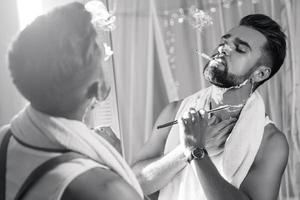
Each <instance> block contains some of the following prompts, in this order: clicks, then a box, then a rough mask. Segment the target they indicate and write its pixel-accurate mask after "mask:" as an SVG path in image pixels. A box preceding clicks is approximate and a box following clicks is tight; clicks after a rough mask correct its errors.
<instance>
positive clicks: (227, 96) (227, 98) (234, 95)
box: [210, 82, 252, 119]
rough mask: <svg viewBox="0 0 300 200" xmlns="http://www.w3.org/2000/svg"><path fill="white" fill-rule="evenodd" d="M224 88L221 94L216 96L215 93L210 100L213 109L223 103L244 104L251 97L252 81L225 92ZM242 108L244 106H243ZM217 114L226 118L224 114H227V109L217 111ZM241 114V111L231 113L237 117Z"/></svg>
mask: <svg viewBox="0 0 300 200" xmlns="http://www.w3.org/2000/svg"><path fill="white" fill-rule="evenodd" d="M215 89H216V90H218V89H220V88H215ZM222 90H223V89H220V91H221V92H220V94H221V95H220V96H219V97H216V96H214V95H212V97H211V99H210V102H211V109H213V108H217V107H220V106H223V105H231V106H238V105H244V104H245V103H246V101H247V100H248V98H249V97H250V94H251V90H252V87H251V83H249V82H248V83H247V84H245V85H243V86H242V87H240V88H232V89H229V90H227V91H225V92H224V93H223V92H222ZM241 108H242V107H241ZM215 114H216V115H220V116H219V117H220V118H222V119H224V114H225V115H227V114H228V111H227V114H226V111H222V112H218V113H215ZM238 115H239V111H238V112H232V113H231V114H230V116H231V117H237V116H238ZM225 118H227V117H225Z"/></svg>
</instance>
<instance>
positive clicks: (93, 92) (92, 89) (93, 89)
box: [87, 81, 99, 100]
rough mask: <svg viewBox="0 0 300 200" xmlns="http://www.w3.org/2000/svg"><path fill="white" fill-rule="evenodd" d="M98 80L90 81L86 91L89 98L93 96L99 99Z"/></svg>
mask: <svg viewBox="0 0 300 200" xmlns="http://www.w3.org/2000/svg"><path fill="white" fill-rule="evenodd" d="M98 93H99V82H98V81H96V82H94V83H92V84H91V85H90V86H89V88H88V91H87V98H88V99H91V98H93V97H95V98H96V99H97V100H99V94H98Z"/></svg>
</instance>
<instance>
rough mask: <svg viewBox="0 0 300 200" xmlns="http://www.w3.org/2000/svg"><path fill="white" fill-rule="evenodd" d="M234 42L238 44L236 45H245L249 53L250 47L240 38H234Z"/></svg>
mask: <svg viewBox="0 0 300 200" xmlns="http://www.w3.org/2000/svg"><path fill="white" fill-rule="evenodd" d="M235 42H236V43H238V44H242V45H245V46H246V47H248V48H249V49H250V51H251V50H252V49H251V47H250V45H249V44H248V42H246V41H244V40H242V39H240V38H238V37H237V38H235Z"/></svg>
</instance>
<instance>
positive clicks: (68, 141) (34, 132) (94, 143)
mask: <svg viewBox="0 0 300 200" xmlns="http://www.w3.org/2000/svg"><path fill="white" fill-rule="evenodd" d="M11 130H12V132H13V134H14V135H15V136H16V137H18V138H19V139H20V140H22V141H23V142H25V143H26V142H27V143H29V144H32V142H34V140H35V139H37V141H40V142H39V144H41V143H42V144H43V141H45V140H48V141H47V142H44V144H48V146H49V141H50V144H51V147H52V148H53V147H54V148H63V149H68V150H72V151H75V152H78V153H81V154H83V155H86V156H88V157H90V158H92V159H93V160H95V161H97V162H99V163H101V164H103V165H105V166H107V167H109V168H110V169H112V170H113V171H115V172H116V173H117V174H119V175H120V176H121V177H122V178H123V179H124V180H126V181H127V182H128V183H129V184H130V185H131V186H132V187H133V188H134V189H135V190H136V191H137V192H138V194H139V195H140V196H141V197H143V192H142V190H141V187H140V185H139V183H138V181H137V179H136V177H135V175H134V173H133V172H132V170H131V169H130V167H129V166H128V164H127V163H126V161H125V160H124V159H123V158H122V156H121V155H120V154H119V153H118V152H117V151H116V150H115V148H114V147H113V146H111V145H110V144H109V143H108V142H107V141H106V140H105V139H104V138H102V137H101V136H99V135H98V134H96V133H95V132H93V131H92V130H90V129H89V128H88V127H87V126H86V125H85V124H84V123H82V122H80V121H76V120H69V119H65V118H57V117H52V116H49V115H46V114H43V113H41V112H39V111H37V110H35V109H34V108H33V107H31V106H30V105H28V106H27V107H26V108H25V109H24V110H22V111H21V112H20V113H19V114H18V115H17V116H16V117H15V118H14V119H13V120H12V122H11ZM29 138H31V141H29V140H28V139H29ZM33 144H34V143H33ZM44 147H45V146H44ZM46 148H47V146H46ZM48 148H49V147H48Z"/></svg>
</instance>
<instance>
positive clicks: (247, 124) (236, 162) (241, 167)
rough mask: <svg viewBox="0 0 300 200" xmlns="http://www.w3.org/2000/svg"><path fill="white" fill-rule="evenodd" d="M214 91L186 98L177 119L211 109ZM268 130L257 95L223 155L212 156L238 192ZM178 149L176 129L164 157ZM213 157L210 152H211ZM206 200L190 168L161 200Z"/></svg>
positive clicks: (202, 91) (173, 182) (188, 166)
mask: <svg viewBox="0 0 300 200" xmlns="http://www.w3.org/2000/svg"><path fill="white" fill-rule="evenodd" d="M212 90H213V87H209V88H206V89H204V90H201V91H199V92H197V93H195V94H193V95H191V96H189V97H187V98H186V99H185V100H184V101H183V102H182V104H181V106H180V108H179V110H178V112H177V115H176V119H180V117H181V116H182V114H183V113H184V112H186V111H187V110H188V109H189V108H190V107H196V109H200V108H204V109H208V107H209V103H208V102H209V99H210V97H211V93H212ZM264 127H265V106H264V102H263V99H262V97H261V96H260V94H259V93H258V92H257V91H256V92H254V93H253V94H252V95H251V97H250V98H249V99H248V100H247V102H246V104H245V106H244V108H243V109H242V111H241V113H240V117H239V119H238V121H237V123H236V125H235V127H234V128H233V130H232V132H231V134H230V136H229V137H228V139H227V141H226V144H225V147H224V149H223V151H221V152H219V153H218V154H214V155H210V158H211V160H212V162H213V163H214V165H215V166H216V167H217V169H218V171H219V173H220V174H221V175H222V176H223V178H224V179H225V180H227V181H228V182H229V183H231V184H232V185H234V186H235V187H236V188H239V186H240V184H241V183H242V181H243V180H244V178H245V177H246V175H247V173H248V171H249V169H250V167H251V165H252V163H253V161H254V159H255V156H256V154H257V152H258V149H259V146H260V143H261V140H262V136H263V133H264ZM178 145H179V128H178V126H173V127H172V129H171V131H170V133H169V136H168V139H167V142H166V146H165V154H166V153H168V152H170V151H171V150H173V149H174V148H175V147H176V146H178ZM209 153H210V152H209ZM169 199H172V200H206V197H205V194H204V191H203V189H202V187H201V180H198V178H197V176H196V175H195V173H194V171H193V168H192V167H191V166H190V165H187V166H186V167H185V168H184V169H183V170H182V171H180V172H179V173H178V174H177V175H176V176H175V177H174V178H173V179H172V180H171V182H170V183H168V184H167V185H166V186H165V187H164V188H162V189H161V190H160V195H159V200H169Z"/></svg>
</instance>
